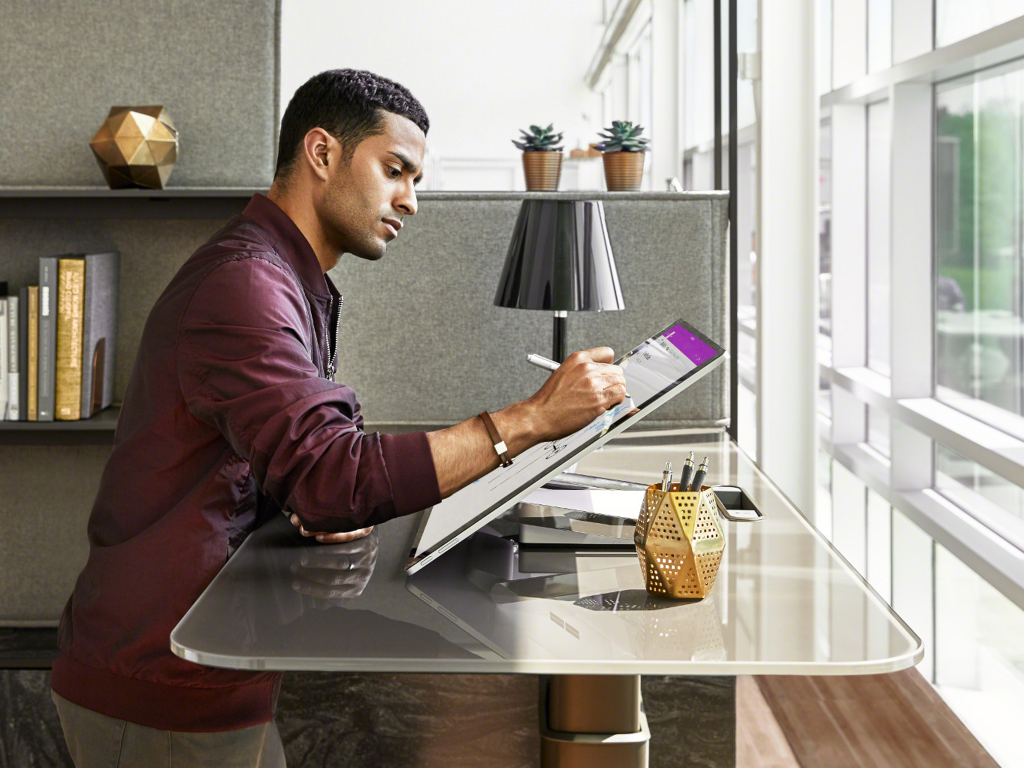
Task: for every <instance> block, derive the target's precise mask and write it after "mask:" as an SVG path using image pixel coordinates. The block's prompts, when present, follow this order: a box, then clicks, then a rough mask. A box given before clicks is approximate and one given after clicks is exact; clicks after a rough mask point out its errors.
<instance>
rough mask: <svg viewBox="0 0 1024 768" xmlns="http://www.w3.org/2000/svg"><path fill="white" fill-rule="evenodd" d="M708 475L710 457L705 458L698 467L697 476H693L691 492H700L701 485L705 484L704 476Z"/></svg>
mask: <svg viewBox="0 0 1024 768" xmlns="http://www.w3.org/2000/svg"><path fill="white" fill-rule="evenodd" d="M707 473H708V457H707V456H705V457H704V461H702V462H701V463H700V466H699V467H697V474H696V475H694V476H693V485H691V486H690V490H691V491H699V490H700V485H701V483H703V482H704V475H706V474H707Z"/></svg>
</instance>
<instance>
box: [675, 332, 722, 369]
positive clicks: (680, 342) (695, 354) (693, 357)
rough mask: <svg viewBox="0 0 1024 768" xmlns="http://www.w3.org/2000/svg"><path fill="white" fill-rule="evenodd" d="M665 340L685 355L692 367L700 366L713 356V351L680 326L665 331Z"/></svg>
mask: <svg viewBox="0 0 1024 768" xmlns="http://www.w3.org/2000/svg"><path fill="white" fill-rule="evenodd" d="M665 339H666V340H668V341H670V342H672V346H674V347H675V348H676V349H678V350H679V351H680V352H682V353H683V354H684V355H686V357H687V359H689V361H690V362H691V363H693V364H694V365H700V364H701V363H703V362H704V361H705V360H710V359H711V358H713V357H714V356H715V350H713V349H712V348H711V347H709V346H708V345H707V344H705V343H704V342H703V341H701V340H700V338H699V337H697V336H696V335H694V334H693V333H690V331H688V330H686V329H685V328H683V326H681V325H674V326H672V328H670V329H669V330H668V331H666V332H665Z"/></svg>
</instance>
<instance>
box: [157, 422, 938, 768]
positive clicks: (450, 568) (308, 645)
mask: <svg viewBox="0 0 1024 768" xmlns="http://www.w3.org/2000/svg"><path fill="white" fill-rule="evenodd" d="M684 439H685V438H684ZM691 449H692V450H694V452H695V455H696V456H698V457H703V456H705V455H707V456H709V457H710V461H709V465H710V470H709V473H708V482H710V483H713V484H715V485H736V486H739V487H740V488H742V489H743V490H744V491H745V493H746V494H747V496H748V497H749V500H750V501H751V502H752V503H753V505H754V506H756V507H757V508H758V510H760V512H761V513H762V515H763V518H762V519H761V520H758V521H756V522H726V521H723V522H724V525H725V533H726V541H727V544H726V550H725V556H724V557H723V560H722V564H721V567H720V569H719V573H718V577H717V579H716V582H715V585H714V587H713V589H712V590H711V593H710V594H709V596H708V597H707V598H705V599H703V600H685V601H670V600H667V599H664V598H653V597H651V596H649V595H648V593H647V592H646V590H645V589H644V583H643V577H642V574H641V571H640V568H639V566H638V563H637V558H636V554H635V552H633V551H630V550H629V549H619V550H618V551H614V550H613V551H610V552H608V551H603V552H602V551H595V550H587V551H583V550H580V551H575V552H574V551H572V550H552V549H547V550H544V551H540V552H538V551H534V550H530V551H526V549H525V547H524V548H523V551H522V552H519V551H518V550H519V547H518V545H517V544H516V543H515V542H514V541H513V540H512V539H511V538H509V537H508V534H510V533H511V532H512V531H514V530H517V529H518V526H513V525H510V524H507V525H503V524H502V523H501V522H500V521H499V523H497V524H495V525H494V526H491V527H488V528H485V529H484V530H483V531H481V532H480V533H478V534H477V535H476V536H474V537H473V538H472V539H470V540H469V541H467V542H465V543H463V544H461V545H459V546H458V547H456V548H455V549H453V550H452V551H451V552H449V553H447V554H446V555H445V556H444V557H442V558H441V559H440V560H438V561H437V562H435V563H433V564H432V565H430V566H429V567H427V568H425V569H424V570H423V571H422V572H420V573H418V574H416V575H415V576H412V577H406V575H405V571H404V569H403V565H404V563H405V561H406V559H407V557H408V554H409V547H410V544H411V540H412V536H413V533H414V531H415V526H416V522H417V516H415V515H414V516H410V517H407V518H404V519H398V520H394V521H391V522H389V523H387V524H385V525H383V526H379V527H378V528H377V529H376V530H375V532H374V534H373V535H371V536H370V537H367V538H366V539H363V540H361V541H358V542H352V543H350V544H344V545H327V546H325V545H322V544H317V543H316V542H311V541H309V540H307V539H304V538H302V537H300V536H298V534H297V532H296V531H295V529H294V528H293V527H292V526H291V525H290V524H289V523H288V521H287V520H286V519H284V518H283V517H282V518H281V519H278V520H273V521H271V522H270V523H268V524H267V525H265V526H263V527H262V528H260V529H259V530H258V531H256V532H255V533H253V534H252V535H251V536H250V537H249V538H248V539H247V540H246V541H245V543H244V544H243V545H242V546H241V547H240V548H239V550H238V552H237V553H236V554H235V555H234V556H233V557H232V558H231V560H230V561H229V562H228V564H227V565H226V566H225V568H224V569H223V570H222V571H221V572H220V573H219V574H218V575H217V577H216V578H215V579H214V580H213V582H211V584H210V586H209V587H208V588H207V589H206V591H205V592H204V593H203V595H202V596H201V597H200V598H199V599H198V600H197V601H196V603H195V605H193V606H192V608H191V609H190V610H189V612H188V613H187V614H186V615H185V616H184V618H183V619H182V620H181V622H180V623H179V624H178V626H177V627H176V628H175V629H174V631H173V632H172V634H171V648H172V650H173V651H174V653H176V654H177V655H178V656H181V657H182V658H185V659H188V660H189V661H193V662H196V663H199V664H207V665H211V666H218V667H230V668H235V669H253V670H264V669H272V670H319V671H325V670H337V671H350V672H354V671H358V672H453V673H523V674H538V675H542V676H544V677H542V685H541V724H540V727H541V736H542V740H541V743H542V758H543V761H542V762H543V764H544V765H562V766H569V765H577V764H580V765H582V764H584V763H585V764H587V765H590V766H600V765H622V766H641V765H646V754H647V739H648V738H649V731H648V730H647V727H646V722H645V721H644V717H643V713H642V708H641V703H640V692H639V691H640V687H639V681H640V675H641V674H651V675H666V674H667V675H730V676H731V675H745V674H756V675H765V674H785V675H793V674H801V675H851V674H878V673H885V672H895V671H898V670H901V669H905V668H907V667H910V666H912V665H914V664H916V663H917V662H919V661H920V660H921V658H922V656H923V653H924V650H923V647H922V645H921V641H920V640H919V639H918V638H917V636H916V635H914V633H913V632H912V631H911V630H910V629H909V628H908V627H907V626H906V624H904V623H903V621H902V620H901V619H900V618H899V617H898V616H897V615H896V614H895V613H893V612H892V610H891V609H889V607H888V606H887V605H886V604H885V603H884V602H883V601H882V600H881V599H880V598H879V597H878V596H877V595H876V594H875V593H874V591H873V590H872V589H871V588H870V587H869V586H868V585H867V583H866V582H865V581H864V580H863V579H862V578H861V577H860V575H859V574H857V572H856V571H854V570H853V569H852V568H851V567H850V566H849V565H848V564H847V563H846V561H845V560H843V559H842V557H841V556H840V555H839V554H838V553H837V552H835V550H833V549H832V547H831V545H830V544H829V543H828V542H827V541H826V540H825V539H824V538H823V537H822V536H821V535H820V534H819V533H818V532H817V531H816V530H814V528H813V527H812V526H811V525H810V524H809V523H808V522H807V521H806V520H805V519H804V518H803V516H802V515H800V514H799V513H798V512H797V511H796V509H795V508H794V507H793V506H792V505H791V504H790V503H789V502H788V501H787V500H786V498H785V497H784V496H783V495H782V494H781V493H780V492H779V491H778V489H776V488H775V486H774V485H772V483H771V482H770V481H769V480H768V478H767V477H766V476H765V475H764V474H763V473H762V472H760V470H758V469H757V468H756V467H755V466H754V465H753V464H752V463H751V462H750V460H749V459H748V458H747V457H746V456H745V454H743V453H742V452H740V451H739V450H737V449H736V447H735V446H734V445H732V444H731V443H729V442H728V441H727V440H725V439H721V440H715V441H713V442H701V443H685V442H683V441H682V440H681V441H680V443H679V444H676V445H672V446H658V447H643V448H634V447H628V446H615V445H610V446H608V447H606V448H605V449H604V450H601V451H598V452H595V453H594V454H591V456H589V457H587V459H586V460H585V461H583V462H581V463H580V466H579V468H578V471H579V472H586V473H587V474H592V475H601V476H608V477H617V478H619V479H624V480H633V481H641V482H653V481H655V480H656V479H660V472H661V468H662V467H664V463H665V461H668V460H672V461H673V462H676V461H679V464H681V461H680V459H681V458H682V456H685V453H686V452H688V451H689V450H691ZM680 454H682V456H681V455H680ZM637 511H638V510H637V509H624V510H622V514H623V515H624V516H629V517H635V516H636V513H637ZM538 569H543V570H538Z"/></svg>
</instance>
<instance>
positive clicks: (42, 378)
mask: <svg viewBox="0 0 1024 768" xmlns="http://www.w3.org/2000/svg"><path fill="white" fill-rule="evenodd" d="M66 255H68V256H70V255H73V254H66ZM60 258H62V257H61V256H40V257H39V418H38V420H39V421H53V409H54V404H55V399H54V395H55V384H56V377H55V372H56V364H57V261H58V260H59V259H60Z"/></svg>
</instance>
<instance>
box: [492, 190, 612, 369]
mask: <svg viewBox="0 0 1024 768" xmlns="http://www.w3.org/2000/svg"><path fill="white" fill-rule="evenodd" d="M494 304H495V306H498V307H509V308H511V309H542V310H547V311H549V312H553V313H554V316H555V329H554V343H553V349H552V354H551V357H552V359H553V360H554V361H555V362H558V363H561V362H562V361H563V360H565V355H566V350H565V339H566V325H565V322H566V317H567V315H568V313H569V312H606V311H609V310H614V309H625V304H624V303H623V301H622V289H621V288H620V287H619V276H618V274H617V273H616V271H615V257H614V256H612V246H611V243H610V242H609V241H608V228H607V226H606V225H605V221H604V207H603V206H602V205H601V202H600V201H598V200H524V201H523V204H522V207H520V209H519V218H518V219H516V226H515V230H514V231H513V232H512V242H511V243H510V244H509V247H508V255H507V256H506V257H505V267H504V268H503V269H502V271H501V282H499V283H498V292H497V293H496V294H495V295H494Z"/></svg>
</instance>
